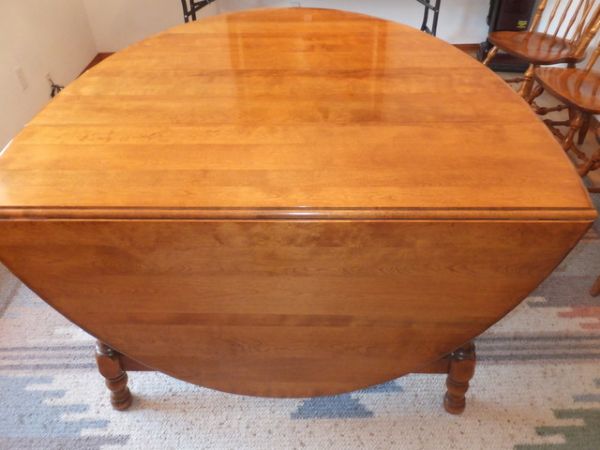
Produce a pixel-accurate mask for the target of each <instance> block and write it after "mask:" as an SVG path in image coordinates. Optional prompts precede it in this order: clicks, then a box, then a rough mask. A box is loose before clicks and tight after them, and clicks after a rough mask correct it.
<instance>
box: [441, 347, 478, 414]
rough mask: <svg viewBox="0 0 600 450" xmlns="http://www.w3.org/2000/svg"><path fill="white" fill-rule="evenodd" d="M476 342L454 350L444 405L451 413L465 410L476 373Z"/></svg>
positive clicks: (451, 356)
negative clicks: (468, 392)
mask: <svg viewBox="0 0 600 450" xmlns="http://www.w3.org/2000/svg"><path fill="white" fill-rule="evenodd" d="M475 360H476V355H475V344H473V343H469V344H467V345H465V346H463V347H460V348H459V349H457V350H455V351H454V352H452V354H451V355H450V367H449V370H448V379H447V380H446V386H447V388H448V391H447V392H446V395H445V397H444V407H445V408H446V411H448V412H449V413H451V414H460V413H462V412H463V411H464V410H465V405H466V400H465V394H466V393H467V390H468V389H469V381H470V380H471V378H473V375H474V374H475Z"/></svg>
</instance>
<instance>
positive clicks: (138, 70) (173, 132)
mask: <svg viewBox="0 0 600 450" xmlns="http://www.w3.org/2000/svg"><path fill="white" fill-rule="evenodd" d="M595 217H596V212H595V210H594V209H593V208H592V206H591V204H590V200H589V197H588V194H587V192H586V190H585V189H584V187H583V185H582V183H581V181H580V179H579V177H578V176H577V174H576V173H575V170H574V169H573V167H572V165H571V164H570V162H569V160H568V158H567V157H566V156H565V154H564V152H563V151H562V149H561V148H560V146H559V145H558V144H557V143H556V142H555V140H554V138H553V137H552V135H551V134H550V132H549V131H548V130H547V129H546V128H545V127H544V125H543V124H542V123H541V122H540V121H539V120H538V119H537V118H536V116H535V115H534V113H533V112H532V111H531V110H530V108H529V107H528V105H527V104H526V103H525V102H524V101H523V100H522V99H521V98H520V97H519V96H518V95H517V94H515V93H514V92H513V91H512V90H511V89H510V88H509V87H508V86H507V85H506V84H505V83H504V82H503V81H502V80H501V79H500V78H498V76H496V75H495V74H494V73H492V72H491V71H489V70H488V69H487V68H486V67H484V66H482V65H481V64H480V63H478V62H477V61H476V60H474V59H472V58H471V57H469V56H468V55H466V54H463V53H462V52H460V51H459V50H456V49H455V48H454V47H452V46H451V45H449V44H447V43H445V42H443V41H441V40H438V39H436V38H434V37H432V36H429V35H427V34H425V33H422V32H420V31H418V30H415V29H413V28H411V27H408V26H404V25H400V24H397V23H393V22H390V21H386V20H382V19H377V18H374V17H369V16H365V15H359V14H353V13H349V12H343V11H335V10H327V9H310V8H290V9H264V10H252V11H244V12H238V13H232V14H226V15H221V16H216V17H211V18H208V19H203V20H199V21H197V22H194V23H189V24H185V25H182V26H178V27H175V28H173V29H170V30H167V31H165V32H162V33H160V34H157V35H156V36H153V37H151V38H149V39H146V40H143V41H141V42H138V43H136V44H134V45H132V46H130V47H128V48H127V49H125V50H123V51H121V52H118V53H117V54H115V55H113V56H111V57H109V58H108V59H106V60H105V61H103V62H102V63H101V64H99V65H98V66H96V67H94V68H93V69H91V70H90V71H88V72H87V73H85V74H84V75H83V76H82V77H80V78H79V79H77V80H76V81H75V82H73V83H72V84H71V85H70V86H68V87H67V88H66V89H65V90H64V91H63V92H61V93H60V94H59V95H58V96H57V97H56V98H55V99H54V100H52V101H51V102H50V103H49V104H48V105H47V106H46V107H45V108H44V109H43V111H41V112H40V113H39V114H38V115H37V116H36V117H35V118H34V119H33V120H32V121H31V122H30V123H29V124H28V125H27V126H26V127H25V128H24V129H23V130H22V132H21V133H20V134H19V135H18V136H17V137H16V139H15V140H14V142H13V143H12V145H11V146H10V147H8V149H7V150H6V151H5V152H4V154H2V155H1V156H0V260H1V261H2V262H3V263H4V264H5V265H6V266H7V267H8V268H9V269H10V270H11V271H12V272H14V274H16V275H17V276H18V277H19V278H20V279H21V280H23V282H24V283H26V284H27V285H28V286H29V287H30V288H31V289H32V290H33V291H35V292H36V293H37V294H38V295H39V296H40V297H41V298H42V299H43V300H44V301H46V302H47V303H48V304H50V305H51V306H53V307H54V308H55V309H56V310H57V311H59V312H60V313H62V314H63V315H64V316H66V317H67V318H68V319H70V320H71V321H73V322H74V323H75V324H77V325H79V326H80V327H81V328H82V329H84V330H85V331H87V332H88V333H90V334H91V335H93V336H95V337H96V338H97V339H98V345H97V360H98V365H99V368H100V372H101V373H102V375H104V377H105V378H106V383H107V386H108V387H109V388H110V390H111V393H112V394H111V395H112V397H111V398H112V403H113V405H114V407H115V408H118V409H125V408H127V407H128V406H129V404H130V403H131V394H130V392H129V389H128V388H127V373H126V372H127V371H128V370H129V371H131V370H158V371H161V372H164V373H166V374H169V375H172V376H173V377H176V378H179V379H181V380H185V381H188V382H191V383H195V384H198V385H201V386H206V387H210V388H214V389H218V390H222V391H226V392H232V393H238V394H247V395H257V396H270V397H311V396H321V395H333V394H337V393H342V392H348V391H353V390H355V389H361V388H365V387H367V386H370V385H374V384H378V383H383V382H386V381H389V380H392V379H394V378H396V377H399V376H401V375H404V374H408V373H419V372H420V373H444V374H447V375H448V376H447V392H446V395H445V401H444V402H445V406H446V409H447V410H448V411H449V412H452V413H459V412H461V411H462V410H463V409H464V407H465V392H466V391H467V388H468V386H469V380H470V378H471V377H472V375H473V373H474V369H475V358H476V357H475V349H474V345H473V343H472V341H473V339H474V338H476V337H477V336H478V335H479V334H481V333H482V332H484V331H485V330H487V329H488V328H489V327H490V326H491V325H493V324H494V323H496V322H497V321H498V320H500V319H501V318H502V317H503V316H504V315H505V314H507V313H508V312H509V311H511V310H512V309H513V308H515V307H516V306H517V305H518V304H519V303H520V302H521V301H522V300H523V299H524V298H525V297H526V296H527V295H528V294H529V293H530V292H531V291H532V290H533V289H534V288H535V287H536V286H537V285H538V284H539V283H540V282H541V281H542V280H543V279H544V278H545V277H546V276H547V275H548V274H549V273H550V272H551V271H552V270H553V269H554V268H555V267H556V265H557V264H558V263H559V262H560V261H561V260H562V259H563V258H564V257H565V255H566V254H567V253H568V252H569V250H570V249H571V248H573V246H574V245H575V244H576V243H577V241H578V240H579V239H580V238H581V237H582V235H583V234H584V233H585V232H586V230H587V229H588V227H589V226H590V224H591V222H592V220H593V219H594V218H595ZM532 386H535V382H532ZM140 395H143V392H140Z"/></svg>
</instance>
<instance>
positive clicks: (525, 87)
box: [519, 64, 535, 100]
mask: <svg viewBox="0 0 600 450" xmlns="http://www.w3.org/2000/svg"><path fill="white" fill-rule="evenodd" d="M534 71H535V66H534V65H533V64H531V65H530V66H529V67H528V68H527V71H526V72H525V74H524V75H523V78H524V80H523V83H522V84H521V87H520V88H519V95H520V96H521V97H523V98H524V99H525V100H528V99H529V98H530V97H531V91H532V90H533V85H534V79H533V73H534Z"/></svg>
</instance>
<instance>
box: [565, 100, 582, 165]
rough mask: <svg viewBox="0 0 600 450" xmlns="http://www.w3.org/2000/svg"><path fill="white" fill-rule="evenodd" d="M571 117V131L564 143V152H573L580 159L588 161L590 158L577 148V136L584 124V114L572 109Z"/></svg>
mask: <svg viewBox="0 0 600 450" xmlns="http://www.w3.org/2000/svg"><path fill="white" fill-rule="evenodd" d="M569 115H570V116H571V124H570V126H569V131H568V132H567V135H566V136H565V140H564V141H563V145H562V147H563V150H564V151H565V152H568V151H569V150H572V151H573V153H575V155H576V156H577V157H578V158H579V159H582V160H584V161H587V159H588V158H587V156H586V155H585V153H583V152H582V151H581V150H579V148H577V145H576V144H575V135H576V134H577V132H578V131H579V130H580V128H581V126H582V124H583V114H582V113H581V112H580V111H578V110H576V109H571V110H570V114H569Z"/></svg>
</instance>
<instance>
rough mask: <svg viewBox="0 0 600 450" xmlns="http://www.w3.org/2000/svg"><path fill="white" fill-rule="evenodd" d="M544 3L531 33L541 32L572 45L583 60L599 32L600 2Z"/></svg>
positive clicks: (565, 0)
mask: <svg viewBox="0 0 600 450" xmlns="http://www.w3.org/2000/svg"><path fill="white" fill-rule="evenodd" d="M548 3H549V1H548V0H541V1H540V3H539V4H538V7H537V10H536V12H535V15H534V17H533V20H532V21H531V27H530V28H529V31H530V32H534V31H537V32H541V33H544V34H547V35H551V36H553V37H556V38H561V39H565V40H567V41H569V42H571V44H572V46H573V48H574V56H576V57H581V56H583V54H584V53H585V51H586V49H587V47H588V46H589V45H590V42H591V41H592V39H593V38H594V36H595V35H596V34H597V33H598V29H599V28H600V0H554V2H553V4H552V5H551V6H550V7H549V5H548Z"/></svg>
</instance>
